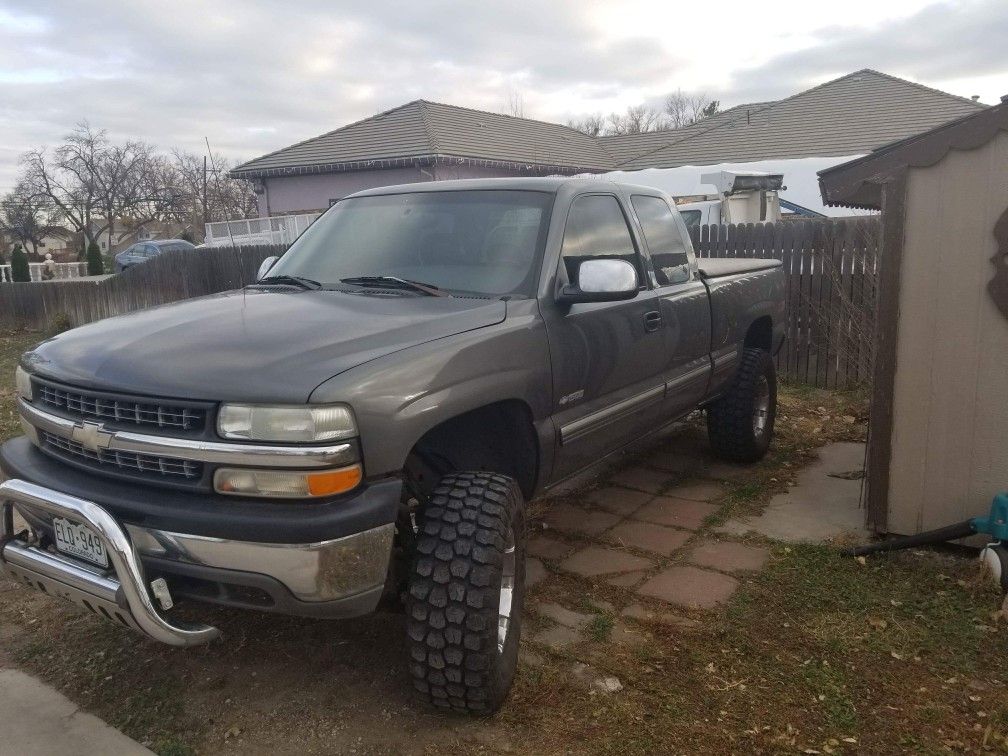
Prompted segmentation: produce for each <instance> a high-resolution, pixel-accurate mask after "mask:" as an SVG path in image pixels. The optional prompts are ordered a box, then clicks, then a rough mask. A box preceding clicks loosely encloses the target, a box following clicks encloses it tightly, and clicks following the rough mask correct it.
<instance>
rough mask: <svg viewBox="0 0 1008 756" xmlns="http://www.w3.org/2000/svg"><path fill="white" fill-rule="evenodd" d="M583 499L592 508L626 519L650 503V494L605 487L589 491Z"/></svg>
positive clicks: (616, 487)
mask: <svg viewBox="0 0 1008 756" xmlns="http://www.w3.org/2000/svg"><path fill="white" fill-rule="evenodd" d="M585 499H586V500H587V501H588V502H590V503H591V505H592V506H593V507H598V508H599V509H604V510H606V511H607V512H612V513H613V514H617V515H620V516H621V517H626V516H627V515H630V514H633V513H634V512H636V511H637V510H638V509H640V508H641V507H642V506H644V505H645V504H646V503H647V502H648V501H650V500H651V494H648V493H645V492H643V491H634V490H632V489H629V488H622V487H620V486H607V487H606V488H599V489H597V490H595V491H589V492H588V493H587V494H585Z"/></svg>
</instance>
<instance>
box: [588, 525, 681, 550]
mask: <svg viewBox="0 0 1008 756" xmlns="http://www.w3.org/2000/svg"><path fill="white" fill-rule="evenodd" d="M692 535H693V534H692V533H691V532H689V531H688V530H676V529H675V528H668V527H665V526H664V525H656V524H654V523H653V522H641V521H639V520H628V521H626V522H621V523H620V524H619V525H617V526H616V527H615V528H613V529H612V530H609V531H607V532H606V534H605V536H604V537H605V538H606V539H607V540H609V541H612V542H613V543H616V544H619V545H620V546H632V547H633V548H635V549H640V550H641V551H652V552H654V553H655V554H661V555H662V556H670V555H671V554H672V553H673V552H674V551H676V549H678V548H680V547H681V546H682V545H683V544H684V543H686V541H688V540H689V539H690V537H691V536H692Z"/></svg>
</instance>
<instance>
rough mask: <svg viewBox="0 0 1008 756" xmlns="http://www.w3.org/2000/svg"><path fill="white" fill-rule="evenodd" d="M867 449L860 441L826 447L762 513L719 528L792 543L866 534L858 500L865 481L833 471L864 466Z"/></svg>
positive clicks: (731, 521)
mask: <svg viewBox="0 0 1008 756" xmlns="http://www.w3.org/2000/svg"><path fill="white" fill-rule="evenodd" d="M864 449H865V447H864V444H859V443H835V444H829V445H827V446H824V447H822V448H821V449H820V450H819V459H818V460H816V461H815V462H813V463H812V464H811V465H809V466H808V467H806V468H805V469H804V470H802V471H801V472H799V473H798V476H797V478H796V485H795V486H794V487H792V488H791V490H790V491H788V492H787V493H784V494H778V495H777V496H774V497H773V498H772V499H771V500H770V503H769V504H768V505H767V508H766V511H765V512H764V513H763V514H762V515H759V516H758V517H748V518H741V519H736V520H730V521H729V522H727V523H726V524H725V525H724V527H721V528H718V529H717V530H718V532H720V533H726V534H729V535H744V534H746V533H759V534H761V535H764V536H766V537H767V538H773V539H775V540H779V541H786V542H789V543H821V542H823V541H829V540H833V539H836V538H838V537H840V536H843V535H845V534H848V533H853V534H855V536H856V538H857V539H858V540H861V539H864V538H867V537H868V536H869V535H870V534H869V533H868V532H867V531H866V530H865V528H864V515H865V513H864V510H863V509H861V508H860V503H859V502H860V497H861V483H862V481H860V480H845V479H843V478H834V477H831V476H830V473H836V474H842V473H849V472H851V471H854V470H861V469H862V468H863V466H864Z"/></svg>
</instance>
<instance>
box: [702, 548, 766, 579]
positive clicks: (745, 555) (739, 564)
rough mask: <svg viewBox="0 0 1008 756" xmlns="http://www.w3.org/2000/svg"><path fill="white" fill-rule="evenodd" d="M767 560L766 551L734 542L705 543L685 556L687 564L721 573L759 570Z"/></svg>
mask: <svg viewBox="0 0 1008 756" xmlns="http://www.w3.org/2000/svg"><path fill="white" fill-rule="evenodd" d="M769 558H770V551H769V550H768V549H764V548H761V547H759V546H746V545H745V544H744V543H735V542H734V541H705V542H704V543H701V544H699V545H698V546H697V547H696V548H693V549H691V550H690V552H689V553H688V554H687V555H686V561H688V562H692V563H693V564H695V565H698V566H699V567H710V568H711V569H715V570H721V571H722V572H742V571H747V570H748V571H755V570H761V569H763V565H765V564H766V561H767V559H769Z"/></svg>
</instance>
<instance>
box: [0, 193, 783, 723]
mask: <svg viewBox="0 0 1008 756" xmlns="http://www.w3.org/2000/svg"><path fill="white" fill-rule="evenodd" d="M783 282H784V278H783V275H782V271H781V268H780V266H779V263H778V262H776V261H767V260H742V259H730V260H728V259H705V260H697V259H696V258H695V257H694V253H693V249H692V246H691V244H690V240H689V236H688V235H687V233H686V229H685V227H684V225H683V222H682V220H681V218H680V217H679V214H678V212H677V211H676V209H675V204H674V203H673V202H672V201H671V200H670V199H669V198H668V197H667V196H665V195H664V194H662V193H661V192H659V191H657V190H655V189H649V188H646V187H637V186H628V185H622V184H614V183H609V182H605V181H601V180H587V179H554V178H543V179H486V180H474V181H457V182H438V183H430V184H421V185H417V184H413V185H407V186H397V187H386V188H382V189H375V190H370V191H366V192H361V193H359V194H356V195H353V196H352V197H348V198H346V199H344V200H341V201H340V202H338V203H336V204H335V205H334V206H333V207H332V208H331V209H330V210H329V211H328V212H326V213H325V214H324V215H323V216H322V217H321V218H320V219H319V220H318V221H316V223H315V224H314V225H313V226H311V228H309V229H308V230H307V231H306V232H305V233H304V234H303V235H302V236H301V238H299V239H298V240H297V241H296V242H295V243H294V245H293V246H292V247H291V248H290V250H289V251H288V252H287V253H286V254H285V255H284V256H283V257H281V258H280V259H279V260H277V259H276V258H271V259H269V260H267V261H265V262H264V264H263V267H262V268H261V269H260V273H259V278H258V280H257V283H255V284H253V285H250V286H248V287H246V288H244V289H242V290H238V291H229V292H224V293H222V294H217V295H214V296H209V297H203V298H200V299H195V300H190V301H185V302H179V303H176V304H171V305H167V306H162V307H156V308H153V309H150V310H146V311H143V312H138V313H134V314H130V315H125V316H121V317H116V318H111V319H108V320H104V321H100V322H97V323H93V324H90V325H87V326H84V327H81V328H77V329H74V330H72V331H68V332H66V333H63V334H61V335H59V336H56V337H55V338H52V339H49V340H47V341H45V342H43V343H42V344H40V345H38V346H37V347H36V348H34V349H33V350H31V351H29V352H27V353H26V354H25V355H24V356H23V358H22V359H21V361H20V366H19V368H18V370H17V376H16V384H17V393H18V400H17V401H18V410H19V412H20V415H21V419H22V421H23V426H24V432H25V433H24V436H22V437H19V438H15V439H12V440H10V441H8V442H7V443H5V444H4V445H3V446H2V448H0V467H2V470H3V473H4V474H5V475H6V476H7V478H8V480H6V481H5V482H4V483H3V484H2V485H0V504H2V513H3V518H2V522H0V525H2V527H0V538H2V540H0V562H2V566H3V567H4V568H5V570H6V571H7V572H8V573H9V574H11V575H13V576H14V577H15V578H17V579H18V580H19V581H22V582H23V583H25V584H27V585H29V586H31V587H33V588H36V589H38V590H41V591H44V592H46V593H49V594H52V595H56V596H61V597H64V598H68V599H70V600H72V601H73V602H75V603H76V604H78V605H80V606H82V607H85V608H87V609H88V610H90V611H92V612H94V613H95V614H98V615H100V616H103V617H105V618H107V619H109V620H111V621H112V622H116V623H120V624H122V625H124V626H126V627H130V628H133V629H134V630H138V631H140V632H141V633H144V634H145V635H147V636H149V637H151V638H154V639H156V640H159V641H162V642H164V643H168V644H172V645H176V646H191V645H195V644H200V643H207V642H209V641H212V640H214V639H215V638H217V637H218V635H219V631H218V629H217V628H215V627H212V626H210V625H205V624H191V623H187V622H184V621H182V620H181V619H179V617H178V614H177V612H175V611H172V607H173V605H174V603H175V601H176V600H179V599H188V600H193V601H202V602H211V603H216V604H224V605H228V606H233V607H243V608H248V609H258V610H263V611H271V612H281V613H285V614H292V615H303V616H309V617H325V618H332V617H351V616H356V615H361V614H365V613H368V612H371V611H373V610H374V609H375V608H376V606H377V605H378V603H379V601H380V600H381V599H382V598H383V597H389V598H390V599H393V600H401V601H402V603H403V604H404V605H405V611H406V614H407V621H406V627H407V634H408V639H407V640H406V645H407V647H408V654H409V667H410V671H411V674H412V677H413V681H414V683H415V686H416V688H417V689H418V690H419V691H420V693H421V694H422V695H423V696H424V697H425V698H426V699H427V700H429V701H430V702H431V703H433V704H435V705H438V706H441V707H444V708H453V709H456V710H462V711H470V712H492V711H494V710H496V709H497V708H498V707H499V706H500V705H501V703H502V701H503V700H504V698H505V696H506V695H507V692H508V690H509V688H510V686H511V682H512V680H513V677H514V674H515V669H516V663H517V654H518V642H519V634H520V628H521V613H522V606H523V600H524V595H525V581H524V572H525V569H524V565H525V544H526V535H525V533H526V529H525V502H526V501H527V500H528V499H530V498H531V497H533V496H536V495H538V494H540V493H542V492H543V491H546V490H548V489H550V488H551V487H552V486H555V485H556V484H558V483H559V482H561V481H563V480H565V479H567V478H569V477H571V476H572V475H574V474H575V473H578V472H579V471H581V470H583V469H585V468H586V467H589V466H590V465H593V464H595V463H597V462H599V460H602V459H604V458H605V457H607V456H608V455H611V454H613V453H614V452H616V451H618V450H619V449H621V448H622V447H624V446H626V445H627V444H628V443H629V442H631V441H632V440H635V439H639V438H641V437H642V436H645V435H647V434H648V433H651V432H653V431H656V430H658V429H660V428H661V427H663V426H665V425H667V424H668V423H669V422H671V421H674V420H676V419H678V418H682V417H683V416H685V415H686V414H688V413H690V412H692V411H693V410H696V409H697V408H702V409H704V410H705V411H706V415H707V424H708V428H709V435H710V441H711V444H712V446H713V448H714V449H715V450H716V451H717V452H718V453H719V454H721V455H722V456H724V457H725V458H727V459H731V460H737V461H743V462H745V461H755V460H757V459H759V458H760V457H761V456H762V455H763V454H764V453H765V452H766V450H767V446H768V444H769V443H770V439H771V436H772V433H773V425H774V412H775V407H776V379H775V375H774V367H773V362H772V355H773V354H774V353H775V352H776V350H777V349H778V348H779V347H780V344H781V342H782V339H783V328H782V324H783V322H784V317H783V316H784V290H783ZM15 513H16V514H17V515H18V517H17V518H15ZM19 528H20V530H18V529H19Z"/></svg>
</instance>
